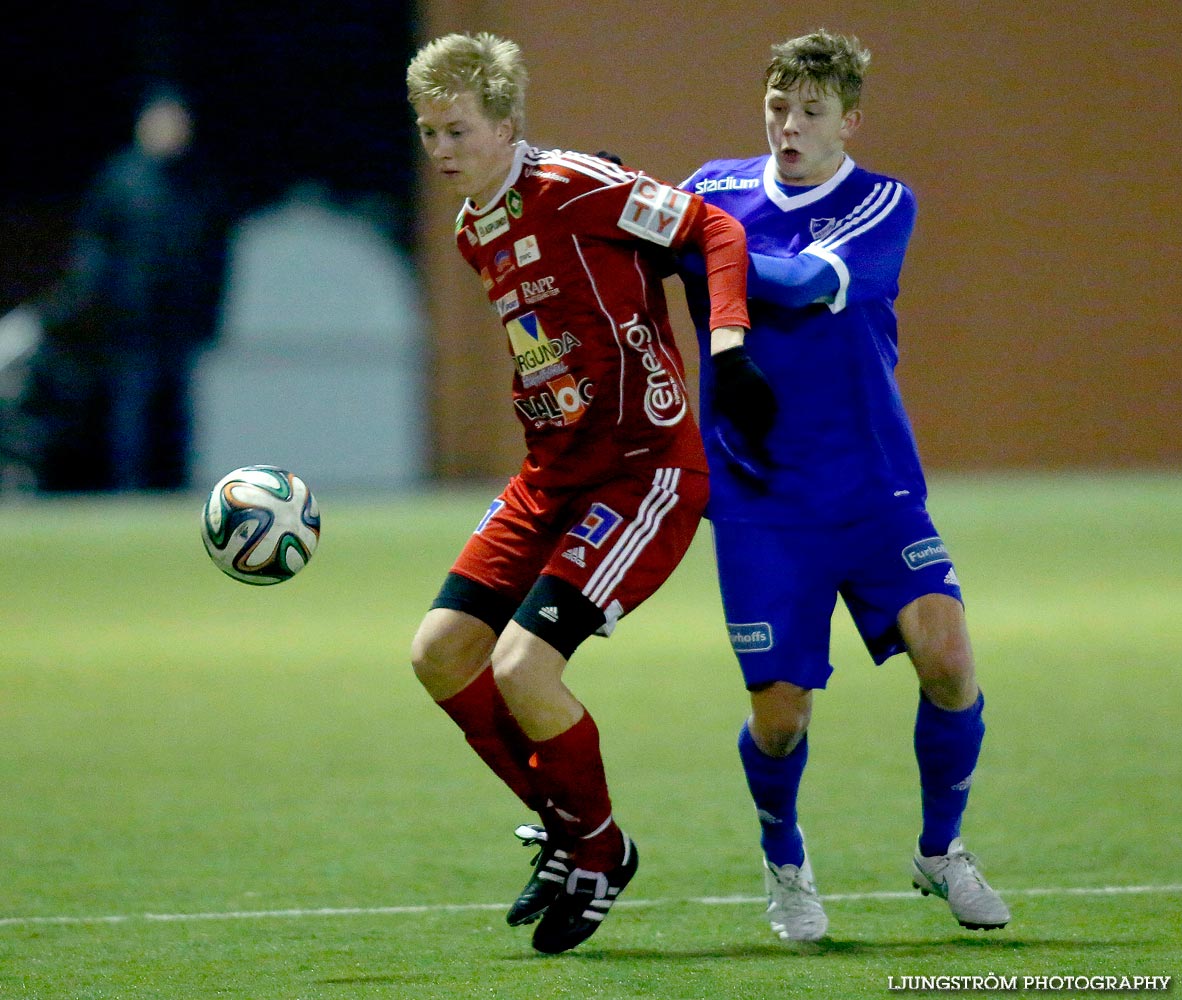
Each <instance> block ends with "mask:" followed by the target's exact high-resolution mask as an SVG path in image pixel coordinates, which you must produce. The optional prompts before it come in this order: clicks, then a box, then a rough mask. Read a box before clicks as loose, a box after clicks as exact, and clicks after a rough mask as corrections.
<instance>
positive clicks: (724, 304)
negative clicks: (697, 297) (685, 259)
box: [689, 205, 751, 346]
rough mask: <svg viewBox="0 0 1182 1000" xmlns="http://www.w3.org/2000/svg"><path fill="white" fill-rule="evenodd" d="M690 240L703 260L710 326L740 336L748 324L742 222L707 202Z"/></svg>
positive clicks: (749, 321)
mask: <svg viewBox="0 0 1182 1000" xmlns="http://www.w3.org/2000/svg"><path fill="white" fill-rule="evenodd" d="M689 242H691V243H693V244H694V245H695V246H697V248H698V250H699V251H700V252H701V254H702V257H703V259H704V260H705V263H706V287H707V290H708V291H709V293H710V329H711V330H723V329H726V328H735V329H737V330H738V331H739V334H740V338H741V334H742V331H743V330H745V329H748V328H749V327H750V326H751V319H750V317H749V316H748V314H747V235H746V233H744V231H743V226H742V224H741V223H739V222H738V221H737V220H736V219H734V218H732V217H731V216H730V215H728V214H727V213H726V212H724V211H722V210H721V209H719V208H715V207H714V206H713V205H706V206H705V211H704V212H703V213H702V215H701V217H700V218H699V220H698V222H697V224H696V225H695V226H694V228H693V230H692V231H691V233H690V240H689ZM728 336H730V335H728ZM740 342H741V339H740ZM731 346H734V345H733V344H732V345H731Z"/></svg>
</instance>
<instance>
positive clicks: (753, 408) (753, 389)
mask: <svg viewBox="0 0 1182 1000" xmlns="http://www.w3.org/2000/svg"><path fill="white" fill-rule="evenodd" d="M711 360H712V362H713V364H714V410H715V412H716V413H718V414H719V415H721V416H723V417H726V419H727V420H729V421H730V422H731V424H732V425H733V426H734V428H735V430H737V431H738V432H739V433H740V434H742V435H743V437H744V438H745V439H746V440H747V443H748V444H750V445H751V447H752V448H754V449H755V450H756V451H757V453H762V452H763V439H764V438H765V437H767V434H768V431H770V430H771V429H772V423H773V422H774V421H775V419H776V410H777V406H776V397H775V394H774V393H773V392H772V387H771V385H770V384H769V383H768V380H767V376H766V375H764V374H763V372H761V371H760V370H759V369H758V368H757V367H756V365H755V362H754V361H752V360H751V355H750V354H748V353H747V348H746V347H744V346H743V345H742V344H740V345H739V346H738V347H728V348H727V349H726V350H725V351H719V352H718V353H717V354H715V355H714V357H713V358H712V359H711Z"/></svg>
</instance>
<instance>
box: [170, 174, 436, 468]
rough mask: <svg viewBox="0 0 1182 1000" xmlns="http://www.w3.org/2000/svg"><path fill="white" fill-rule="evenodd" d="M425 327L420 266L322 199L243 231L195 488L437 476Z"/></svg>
mask: <svg viewBox="0 0 1182 1000" xmlns="http://www.w3.org/2000/svg"><path fill="white" fill-rule="evenodd" d="M425 341H426V327H425V324H424V320H423V311H422V309H421V307H420V303H419V292H418V287H417V284H416V282H415V280H414V275H413V272H412V270H411V267H410V265H409V264H408V263H407V261H406V260H405V259H403V257H402V256H401V255H400V254H399V253H398V251H397V250H396V249H395V247H394V246H393V245H392V244H391V243H390V242H389V241H388V240H386V239H385V238H384V237H383V236H382V235H381V233H380V232H378V230H377V229H376V227H375V226H374V225H373V224H371V223H370V222H369V221H368V220H367V219H365V218H364V217H363V216H361V215H358V214H353V213H350V212H348V211H345V210H342V209H340V208H338V207H336V206H334V205H332V204H331V203H330V202H329V201H328V200H327V199H326V198H324V197H322V196H320V195H319V193H318V192H317V190H316V189H315V188H299V189H297V190H295V191H294V192H293V193H292V196H291V197H290V198H289V200H288V201H286V202H285V203H283V204H281V205H278V206H276V207H274V208H271V209H267V210H265V211H264V212H261V213H259V214H257V215H255V216H252V217H250V218H248V219H246V220H244V221H243V222H242V223H241V224H240V225H239V226H238V227H237V229H236V230H235V233H234V235H233V237H232V242H231V246H230V263H229V276H228V283H227V288H226V294H225V299H224V304H223V310H222V324H221V335H220V339H219V341H218V343H217V344H216V345H215V346H214V347H213V348H211V349H210V350H209V352H208V353H207V354H206V355H205V357H204V358H203V360H202V363H201V365H200V367H199V368H198V371H197V377H196V381H195V385H194V405H195V408H196V413H195V434H194V452H195V454H194V461H193V485H194V487H195V488H199V489H200V488H206V487H207V485H208V487H212V485H213V484H214V483H215V482H216V481H217V480H218V479H220V478H221V477H222V476H223V475H225V473H227V472H229V471H231V470H232V469H235V468H238V467H239V466H243V465H261V464H265V465H278V466H281V467H284V468H288V469H291V470H292V471H293V472H296V473H298V474H299V476H300V477H301V478H303V479H304V480H305V482H307V483H308V484H309V486H311V487H312V489H313V490H315V491H323V490H324V489H325V488H326V487H361V488H400V487H407V486H412V485H414V484H415V483H416V482H417V481H419V480H420V479H421V478H422V477H423V475H424V473H425V466H426V463H425V450H426V405H425V404H426V400H425V392H424V384H423V382H424V376H425V372H426V366H425V365H424V363H423V362H424V357H425V353H426V343H425Z"/></svg>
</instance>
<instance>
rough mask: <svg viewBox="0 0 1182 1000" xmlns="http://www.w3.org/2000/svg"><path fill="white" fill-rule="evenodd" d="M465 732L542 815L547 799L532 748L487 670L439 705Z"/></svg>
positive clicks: (490, 764)
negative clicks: (537, 779)
mask: <svg viewBox="0 0 1182 1000" xmlns="http://www.w3.org/2000/svg"><path fill="white" fill-rule="evenodd" d="M438 704H439V707H440V708H442V709H443V710H444V711H445V712H446V713H447V714H448V715H449V716H450V717H451V719H452V721H453V722H455V724H456V725H457V726H459V727H460V729H461V730H462V731H463V733H464V737H465V738H466V739H467V741H468V744H469V745H470V746H471V747H472V749H473V750H475V751H476V753H477V754H478V755H479V757H480V759H481V760H483V761H484V763H485V764H487V765H488V767H489V768H490V769H491V770H492V772H493V773H494V774H495V775H496V776H497V777H498V778H500V779H501V780H502V781H503V782H504V783H505V784H506V785H508V786H509V788H510V790H511V791H512V792H513V794H514V795H516V796H517V797H518V798H519V799H521V801H522V802H524V803H525V805H526V806H528V807H529V808H530V809H531V810H533V811H535V812H539V813H541V812H542V810H543V807H544V806H545V799H544V798H543V796H542V795H541V794H540V793H539V792H538V790H537V788H536V787H535V783H534V774H533V771H532V770H531V769H530V767H529V758H530V754H531V753H532V749H531V746H530V743H529V740H528V739H527V738H526V736H525V734H524V733H523V732H521V730H520V728H519V727H518V726H517V723H516V721H515V720H514V719H513V716H512V714H511V713H510V712H509V709H508V707H507V706H506V705H505V701H504V699H503V698H502V697H501V693H500V691H498V690H497V686H496V684H495V682H494V681H493V672H492V670H491V669H490V668H489V667H485V669H484V670H482V671H481V672H480V673H479V674H477V676H476V678H475V679H474V680H473V681H472V682H471V683H470V684H469V685H468V686H467V687H465V688H464V689H463V690H462V691H460V692H459V693H457V694H454V695H452V696H451V697H450V698H447V699H445V700H443V701H441V702H439V703H438Z"/></svg>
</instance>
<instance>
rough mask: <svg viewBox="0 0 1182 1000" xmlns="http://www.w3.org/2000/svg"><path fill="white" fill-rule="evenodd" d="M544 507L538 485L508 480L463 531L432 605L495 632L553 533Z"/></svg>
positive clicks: (546, 552) (546, 554) (525, 588)
mask: <svg viewBox="0 0 1182 1000" xmlns="http://www.w3.org/2000/svg"><path fill="white" fill-rule="evenodd" d="M549 507H550V501H549V499H548V497H547V495H546V494H545V493H544V492H543V491H540V490H536V489H531V488H530V487H529V486H527V485H526V484H525V483H523V482H522V481H521V480H520V479H519V478H518V477H514V478H513V479H512V480H510V482H509V484H508V485H507V486H506V487H505V490H504V492H502V493H501V495H500V496H498V497H497V498H496V499H495V500H493V501H492V503H491V504H489V507H488V510H487V511H486V512H485V513H484V516H483V517H481V519H480V521H479V523H478V524H477V525H476V529H475V530H474V531H473V532H472V534H471V535H469V536H468V539H467V541H466V542H465V543H464V547H463V548H462V549H461V550H460V554H459V555H458V556H457V557H456V560H455V562H454V563H453V564H452V567H451V571H450V572H449V573H448V576H447V578H446V580H445V581H444V584H443V587H442V588H441V589H440V591H439V593H438V595H437V596H436V598H435V600H434V601H433V602H432V605H431V606H432V608H450V609H451V610H453V611H462V612H465V613H466V614H469V615H472V616H473V617H475V618H479V619H480V620H481V621H483V622H484V623H485V624H487V625H488V626H489V628H491V629H492V630H493V632H494V633H495V634H496V635H500V634H501V632H502V631H503V630H504V628H505V625H506V623H507V622H508V621H509V620H510V619H511V618H512V617H513V613H514V612H515V611H516V610H517V608H518V606H519V605H520V604H521V601H522V600H523V598H524V597H525V595H526V594H527V593H529V590H530V588H531V587H532V586H533V584H534V582H535V581H536V580H537V578H538V574H539V573H540V572H541V570H542V567H543V566H544V565H545V564H546V561H547V560H548V559H549V558H550V555H551V553H552V552H553V550H554V546H555V544H556V541H557V539H558V537H559V532H558V531H557V530H555V529H554V528H553V527H552V521H551V518H552V517H553V512H552V511H551V510H550V509H549Z"/></svg>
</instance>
